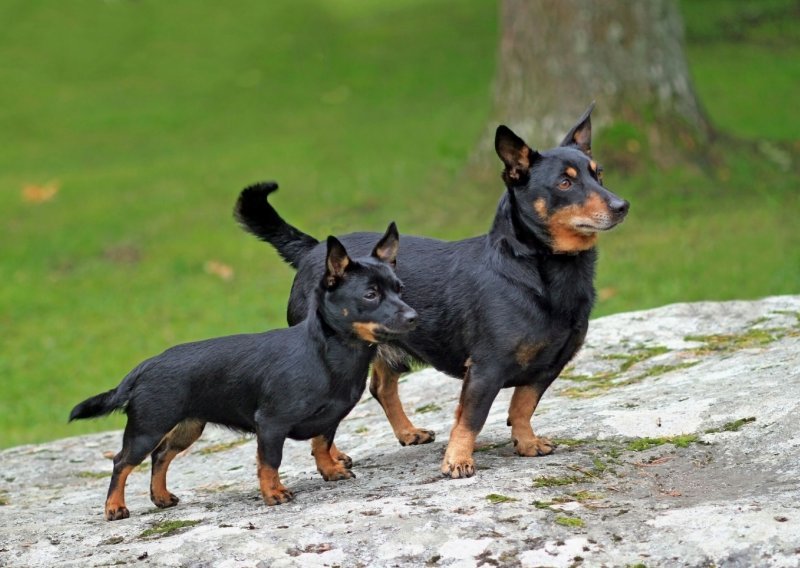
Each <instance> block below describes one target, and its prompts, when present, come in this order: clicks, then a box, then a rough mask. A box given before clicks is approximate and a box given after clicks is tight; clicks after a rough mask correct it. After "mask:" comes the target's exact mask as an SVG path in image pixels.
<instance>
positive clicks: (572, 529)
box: [0, 296, 800, 568]
mask: <svg viewBox="0 0 800 568" xmlns="http://www.w3.org/2000/svg"><path fill="white" fill-rule="evenodd" d="M459 388H460V383H459V382H458V381H456V380H453V379H451V378H447V377H445V376H442V375H440V374H439V373H436V372H434V371H432V370H424V371H421V372H418V373H414V374H412V375H409V376H407V377H406V378H405V379H404V381H403V384H402V385H401V395H402V398H403V400H404V402H405V404H406V408H407V409H408V410H409V414H410V415H411V417H412V419H413V420H414V421H415V422H416V423H417V425H418V426H420V427H425V428H433V429H435V430H436V431H437V432H438V438H437V440H436V441H435V442H434V443H433V444H429V445H425V446H414V447H405V448H403V447H400V446H399V445H398V444H397V442H396V440H395V439H394V437H393V435H392V433H391V430H390V428H389V426H388V424H387V423H386V421H385V419H384V417H383V413H382V411H381V409H380V407H379V406H378V404H377V403H376V402H375V401H374V400H372V399H371V398H369V397H368V396H367V397H365V399H364V400H363V401H362V402H361V403H360V404H359V405H358V406H357V407H356V409H355V410H354V411H353V413H352V414H351V416H349V417H348V418H347V420H345V422H344V423H343V424H342V427H341V428H340V434H339V436H338V437H337V444H338V445H339V447H340V448H342V449H343V450H345V451H346V452H348V453H349V454H350V455H351V456H352V458H353V459H354V461H355V465H354V469H353V471H354V472H355V473H356V474H357V475H358V478H357V479H355V480H347V481H340V482H335V483H326V482H325V481H323V480H322V479H321V478H320V477H319V475H318V474H317V473H316V471H315V468H314V464H313V460H312V458H311V456H310V455H309V449H308V445H307V444H306V443H300V442H291V441H290V442H287V445H286V452H285V456H284V465H283V467H282V477H283V481H284V483H285V484H286V485H287V486H289V487H290V488H292V489H293V490H294V491H295V492H296V496H297V497H296V499H295V501H293V502H292V503H289V504H286V505H281V506H277V507H267V506H265V505H264V504H263V503H262V502H261V500H260V497H259V493H258V487H257V483H256V475H255V470H256V467H255V441H254V440H252V439H248V438H241V437H238V436H237V435H235V434H232V433H230V432H227V431H224V430H221V429H212V428H209V430H208V431H207V432H206V434H204V435H203V437H202V438H201V439H200V441H198V443H197V444H196V445H195V446H194V447H193V448H191V449H190V450H189V451H188V453H187V454H186V455H183V456H180V457H179V458H178V459H176V460H175V462H174V463H173V466H172V468H171V470H170V486H171V489H172V491H173V492H174V493H176V494H178V496H179V497H180V498H181V502H180V504H178V506H177V507H174V508H172V509H166V510H159V509H156V508H155V507H153V505H152V504H151V503H150V500H149V497H148V481H149V473H148V470H143V471H136V472H134V473H133V474H132V475H131V477H130V478H129V481H128V506H129V508H130V510H131V518H130V519H127V520H123V521H116V522H106V521H104V520H103V515H102V505H103V500H104V497H105V491H106V488H107V483H108V476H109V473H110V469H111V463H110V460H109V459H108V458H107V457H105V456H106V455H108V454H113V453H114V452H116V451H117V450H118V448H119V445H120V440H121V437H120V433H119V432H110V433H106V434H100V435H93V436H85V437H80V438H71V439H66V440H59V441H56V442H52V443H49V444H43V445H39V446H23V447H18V448H12V449H10V450H6V451H3V452H0V503H2V506H0V566H34V567H35V566H54V565H60V566H81V567H85V566H110V565H127V564H132V565H157V566H220V567H238V566H248V567H258V568H265V567H269V566H337V565H338V566H581V565H584V566H601V565H607V566H625V565H644V566H711V565H715V566H798V565H800V483H798V479H799V478H800V419H798V417H800V296H784V297H774V298H767V299H764V300H761V301H755V302H724V303H696V304H676V305H671V306H666V307H663V308H659V309H655V310H649V311H642V312H634V313H627V314H619V315H615V316H610V317H606V318H601V319H597V320H594V321H592V323H591V326H590V331H589V335H588V338H587V344H586V346H585V347H584V349H583V350H582V351H581V353H580V354H579V356H578V357H577V358H576V360H575V361H574V362H573V365H572V366H571V367H570V368H568V369H567V370H566V371H565V373H564V374H563V376H562V378H560V379H559V380H558V381H556V383H555V384H554V385H553V387H552V388H551V389H550V391H549V392H548V393H547V395H546V396H545V398H544V399H543V401H542V403H541V405H540V407H539V409H538V410H537V412H536V415H535V416H534V420H533V423H534V428H535V429H536V431H537V433H539V434H542V435H545V436H548V437H550V438H553V439H555V440H557V441H558V442H559V446H558V448H557V450H556V452H555V453H554V454H552V455H550V456H546V457H538V458H521V457H517V456H516V455H514V451H513V446H512V445H511V443H510V440H509V431H508V428H507V427H506V425H505V419H506V410H507V407H508V401H509V399H510V394H511V393H510V392H509V391H504V392H503V393H502V394H501V395H500V397H499V398H498V400H497V401H496V402H495V404H494V406H493V409H492V413H491V415H490V417H489V420H488V422H487V425H486V427H485V428H484V430H483V432H482V434H481V436H480V437H479V439H478V443H479V445H480V446H479V451H478V452H476V454H475V457H476V462H477V466H478V472H477V475H476V476H475V477H473V478H470V479H464V480H455V481H454V480H449V479H444V478H442V477H441V475H440V474H439V462H440V460H441V458H442V455H443V450H444V444H445V442H446V441H447V434H448V431H449V427H450V423H451V417H452V414H453V409H454V407H455V402H456V399H457V397H458V392H459Z"/></svg>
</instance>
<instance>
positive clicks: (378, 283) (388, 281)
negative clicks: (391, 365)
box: [322, 223, 417, 343]
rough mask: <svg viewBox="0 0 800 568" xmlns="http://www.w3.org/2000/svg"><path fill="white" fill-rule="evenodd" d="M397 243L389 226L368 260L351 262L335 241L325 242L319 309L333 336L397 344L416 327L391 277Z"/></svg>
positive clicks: (394, 228)
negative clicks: (325, 252)
mask: <svg viewBox="0 0 800 568" xmlns="http://www.w3.org/2000/svg"><path fill="white" fill-rule="evenodd" d="M399 244H400V237H399V235H398V233H397V226H396V225H395V224H394V223H391V224H390V225H389V227H388V228H387V229H386V233H385V234H384V235H383V237H382V238H381V239H380V240H379V241H378V243H377V244H376V245H375V248H374V249H373V250H372V254H370V255H369V256H365V257H360V258H356V259H352V258H350V257H349V256H348V254H347V251H346V250H345V248H344V246H343V245H342V243H341V242H339V240H338V239H337V238H336V237H332V236H331V237H328V253H327V255H326V258H325V276H324V277H323V281H322V286H323V288H324V297H323V309H324V313H325V320H326V322H327V323H328V324H329V325H330V326H332V327H333V328H334V329H336V330H337V331H341V332H347V333H351V334H353V335H354V336H355V337H357V338H359V339H361V340H364V341H367V342H369V343H384V342H387V341H391V340H392V339H397V338H398V337H400V336H402V335H403V334H405V333H408V332H409V331H411V330H412V329H414V327H415V326H416V320H417V312H415V311H414V310H413V309H412V308H410V307H409V306H408V304H406V303H405V302H404V301H403V300H402V299H401V298H400V293H401V291H402V288H403V285H402V283H401V282H400V279H399V278H397V276H396V275H395V273H394V267H395V265H396V263H397V251H398V247H399Z"/></svg>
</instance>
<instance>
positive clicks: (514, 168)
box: [494, 124, 539, 185]
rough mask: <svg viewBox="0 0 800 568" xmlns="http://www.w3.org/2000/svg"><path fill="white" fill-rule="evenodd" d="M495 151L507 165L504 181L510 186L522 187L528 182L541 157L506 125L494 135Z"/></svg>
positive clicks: (498, 128) (502, 125)
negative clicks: (537, 160) (534, 165)
mask: <svg viewBox="0 0 800 568" xmlns="http://www.w3.org/2000/svg"><path fill="white" fill-rule="evenodd" d="M494 149H495V151H496V152H497V155H498V156H500V159H501V160H502V161H503V164H505V166H506V168H505V170H504V171H503V180H504V181H505V182H506V183H507V184H509V185H522V184H524V183H526V182H527V181H528V176H529V173H530V169H531V166H532V165H533V162H534V161H535V160H536V159H537V158H538V157H539V154H538V153H537V152H536V150H533V149H532V148H530V147H529V146H528V145H527V144H525V141H524V140H523V139H522V138H520V137H519V136H517V135H516V134H514V132H513V131H512V130H511V129H510V128H509V127H508V126H506V125H504V124H501V125H500V126H498V127H497V131H496V132H495V134H494Z"/></svg>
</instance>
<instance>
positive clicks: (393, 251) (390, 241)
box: [372, 221, 400, 268]
mask: <svg viewBox="0 0 800 568" xmlns="http://www.w3.org/2000/svg"><path fill="white" fill-rule="evenodd" d="M398 248H400V235H399V234H398V232H397V225H395V224H394V221H392V222H391V223H389V227H388V228H387V229H386V233H385V234H384V235H383V237H381V240H379V241H378V244H377V245H375V248H374V249H373V250H372V256H373V257H375V258H377V259H378V260H381V261H383V262H385V263H386V264H390V265H391V266H392V268H394V267H395V266H397V249H398Z"/></svg>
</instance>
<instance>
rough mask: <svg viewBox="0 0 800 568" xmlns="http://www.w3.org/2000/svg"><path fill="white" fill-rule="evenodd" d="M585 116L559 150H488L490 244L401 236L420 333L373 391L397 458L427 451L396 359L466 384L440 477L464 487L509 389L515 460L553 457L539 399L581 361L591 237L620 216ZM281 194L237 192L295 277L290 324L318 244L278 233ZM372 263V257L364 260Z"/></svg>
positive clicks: (383, 368) (354, 246)
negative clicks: (538, 417)
mask: <svg viewBox="0 0 800 568" xmlns="http://www.w3.org/2000/svg"><path fill="white" fill-rule="evenodd" d="M591 111H592V107H590V108H589V109H588V110H587V111H586V112H585V113H584V115H583V116H582V117H581V118H580V119H579V120H578V122H577V123H576V124H575V126H574V127H573V128H572V129H571V130H570V131H569V132H568V133H567V135H566V137H565V138H564V140H563V142H562V143H561V145H560V146H558V147H556V148H551V149H550V150H546V151H542V152H537V151H536V150H534V149H533V148H531V147H530V146H528V145H527V144H525V142H524V141H523V140H522V139H521V138H519V137H518V136H517V135H515V134H514V133H513V132H512V131H511V130H510V129H508V128H506V127H505V126H500V127H498V129H497V133H496V136H495V149H496V151H497V155H498V156H499V157H500V159H501V160H502V162H503V164H504V166H505V168H504V171H503V174H502V178H503V181H504V182H505V186H506V188H505V192H504V194H503V197H502V198H501V199H500V203H499V205H498V207H497V213H496V215H495V218H494V223H493V224H492V227H491V230H490V231H489V233H488V234H486V235H481V236H479V237H473V238H470V239H465V240H461V241H455V242H444V241H439V240H435V239H429V238H423V237H416V236H408V235H406V236H404V237H403V252H402V255H401V261H402V259H405V261H403V262H401V264H400V266H399V268H398V275H399V277H400V278H401V279H402V280H403V283H404V284H405V291H404V295H403V297H404V299H405V300H406V301H407V302H408V303H409V305H411V306H413V307H414V308H415V309H416V310H418V311H419V324H418V325H417V327H416V329H415V330H414V331H413V332H411V333H409V334H408V335H407V336H405V337H402V338H399V339H398V341H396V342H393V343H394V347H398V346H399V347H400V348H401V349H402V352H400V353H399V356H398V351H397V350H396V349H395V350H394V351H392V350H390V349H387V346H381V348H380V350H379V353H378V355H377V357H376V359H375V361H374V363H373V367H372V368H373V375H372V381H371V383H370V391H371V392H372V394H373V395H374V396H375V398H377V399H378V402H380V404H381V406H382V407H383V409H384V411H385V412H386V415H387V417H388V418H389V422H390V423H391V425H392V428H393V429H394V432H395V435H396V436H397V438H398V440H399V441H400V443H401V444H403V445H406V444H420V443H426V442H430V441H431V440H433V432H430V431H428V430H422V429H419V428H416V427H414V425H413V424H412V423H411V422H410V421H409V419H408V417H407V416H406V414H405V412H404V411H403V406H402V404H401V402H400V399H399V397H398V394H397V379H398V377H399V376H400V373H401V372H403V371H405V370H407V369H408V367H407V366H406V365H405V364H404V363H403V360H404V357H407V356H409V355H410V356H411V357H412V358H414V359H417V360H422V361H425V362H427V363H429V364H431V365H433V366H434V367H435V368H436V369H439V370H440V371H443V372H445V373H447V374H449V375H452V376H454V377H458V378H461V379H463V381H464V383H463V386H462V389H461V400H460V402H459V405H458V407H457V410H456V423H455V425H454V426H453V429H452V431H451V434H450V442H449V444H448V446H447V452H446V453H445V457H444V461H443V462H442V473H444V474H445V475H448V476H451V477H469V476H471V475H474V473H475V465H474V462H473V458H472V454H473V450H474V446H475V437H476V436H477V435H478V433H479V432H480V430H481V428H482V427H483V424H484V422H485V420H486V416H487V415H488V413H489V409H490V407H491V405H492V402H493V401H494V399H495V397H496V396H497V393H498V392H499V391H500V389H502V388H508V387H514V395H513V397H512V398H511V406H510V407H509V410H508V424H509V426H511V437H512V440H513V441H514V447H515V449H516V452H517V453H518V454H519V455H522V456H536V455H544V454H549V453H550V452H552V451H553V444H552V443H551V442H550V441H549V440H547V439H546V438H543V437H540V436H537V435H535V434H534V432H533V429H532V428H531V422H530V421H531V417H532V415H533V412H534V410H535V409H536V406H537V405H538V403H539V399H540V398H541V396H542V395H543V394H544V392H545V391H546V390H547V388H548V387H549V386H550V384H551V383H552V382H553V381H554V380H555V378H556V377H557V376H558V375H559V373H560V372H561V370H562V369H563V368H564V366H565V365H566V364H567V363H568V362H569V360H570V359H571V358H572V357H573V355H574V354H575V353H576V352H577V351H578V349H579V348H580V346H581V344H582V343H583V339H584V337H585V335H586V330H587V328H588V324H589V313H590V311H591V309H592V304H593V302H594V297H595V291H594V283H593V279H594V271H595V263H596V259H597V253H596V251H595V245H596V243H597V235H598V234H599V233H601V232H604V231H608V230H610V229H612V228H613V227H615V226H616V225H617V224H619V223H621V222H622V220H623V219H625V216H626V214H627V212H628V202H627V201H625V200H624V199H622V198H620V197H619V196H617V195H615V194H614V193H612V192H611V191H609V190H608V189H607V188H606V187H604V186H603V183H602V168H601V167H600V165H599V164H598V163H597V162H595V161H594V159H593V158H592V151H591V139H592V126H591V120H590V114H591ZM276 188H277V186H276V185H275V184H262V185H261V186H253V187H250V188H247V189H245V190H244V191H243V192H242V194H241V195H240V197H239V202H238V204H237V208H236V215H237V217H238V219H239V221H240V222H241V223H242V225H243V226H244V227H245V229H246V230H248V231H250V232H252V233H253V234H254V235H256V236H257V237H259V238H260V239H262V240H264V241H266V242H268V243H270V244H272V245H273V246H274V247H275V248H276V249H277V251H278V252H279V253H280V255H281V256H282V257H283V258H284V259H285V260H286V261H287V262H288V263H289V264H291V265H292V266H293V267H295V268H296V269H297V276H296V277H295V280H294V284H293V286H292V293H291V296H290V298H289V322H290V323H296V322H298V321H300V320H301V319H302V318H303V317H305V310H306V309H307V302H308V298H309V294H310V292H311V289H312V288H313V286H314V282H315V281H316V280H318V279H319V266H318V265H319V262H320V260H321V258H322V255H323V254H324V250H323V247H322V246H321V245H319V244H318V242H317V240H316V239H314V238H313V237H311V236H310V235H307V234H305V233H302V232H301V231H299V230H298V229H297V228H295V227H293V226H291V225H289V224H288V223H287V222H286V221H284V220H283V219H282V218H281V217H280V215H278V213H277V211H275V209H274V208H273V207H272V205H270V203H269V202H268V201H267V196H268V195H269V194H270V193H271V192H273V191H275V189H276ZM341 238H342V241H343V242H344V243H345V244H346V245H347V247H348V248H350V249H351V250H355V251H363V250H365V249H367V247H368V246H369V244H370V243H371V242H372V241H373V239H374V238H375V236H374V234H371V233H351V234H349V235H344V236H342V237H341ZM367 250H368V249H367Z"/></svg>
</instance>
